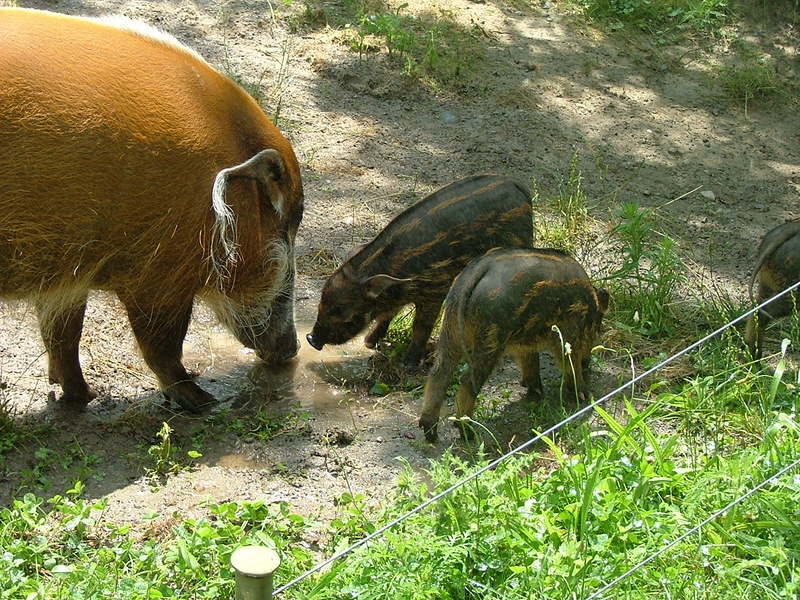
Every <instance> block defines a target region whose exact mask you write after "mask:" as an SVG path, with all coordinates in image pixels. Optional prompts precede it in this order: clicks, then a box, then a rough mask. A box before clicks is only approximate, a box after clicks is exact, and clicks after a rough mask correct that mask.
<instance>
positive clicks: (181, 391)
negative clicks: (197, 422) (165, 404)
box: [164, 381, 215, 414]
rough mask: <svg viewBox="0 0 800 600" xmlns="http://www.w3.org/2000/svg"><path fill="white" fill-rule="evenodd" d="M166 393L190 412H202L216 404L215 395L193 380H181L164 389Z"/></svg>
mask: <svg viewBox="0 0 800 600" xmlns="http://www.w3.org/2000/svg"><path fill="white" fill-rule="evenodd" d="M164 395H165V396H166V397H167V398H169V399H170V400H173V401H174V402H177V403H178V405H179V406H180V407H181V408H182V409H183V410H185V411H186V412H189V413H194V414H197V413H201V412H203V411H204V410H205V409H207V408H209V407H210V406H211V405H212V404H214V402H215V399H214V396H212V395H211V394H209V393H208V392H207V391H205V390H204V389H202V388H201V387H200V386H198V385H197V384H196V383H193V382H191V381H181V382H179V383H176V384H175V385H172V386H170V387H169V389H166V390H164Z"/></svg>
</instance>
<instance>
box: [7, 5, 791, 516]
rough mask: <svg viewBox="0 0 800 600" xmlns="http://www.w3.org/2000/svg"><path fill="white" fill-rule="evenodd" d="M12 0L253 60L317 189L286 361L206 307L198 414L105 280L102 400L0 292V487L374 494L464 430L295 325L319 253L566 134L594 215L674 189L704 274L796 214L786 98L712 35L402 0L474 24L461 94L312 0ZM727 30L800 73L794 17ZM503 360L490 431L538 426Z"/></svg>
mask: <svg viewBox="0 0 800 600" xmlns="http://www.w3.org/2000/svg"><path fill="white" fill-rule="evenodd" d="M7 4H8V3H7ZM15 4H17V5H19V6H26V7H34V8H44V9H48V10H54V11H59V12H65V13H70V14H87V15H100V14H106V13H117V14H124V15H127V16H130V17H133V18H137V19H141V20H143V21H146V22H148V23H150V24H152V25H155V26H156V27H159V28H161V29H163V30H165V31H167V32H169V33H171V34H173V35H174V36H175V37H177V38H178V39H179V40H180V41H181V42H183V43H185V44H187V45H190V46H192V47H194V48H195V49H197V50H198V51H199V52H200V53H201V54H202V55H203V56H204V57H206V59H207V60H209V61H210V62H211V63H212V64H213V65H215V66H217V67H218V68H220V70H223V71H226V72H228V73H235V74H236V75H237V76H238V77H239V78H240V79H242V80H245V81H250V82H254V81H255V82H258V81H260V88H261V90H262V92H263V93H264V94H265V101H264V103H265V105H266V106H267V109H268V112H269V113H270V114H272V115H274V114H275V110H276V107H277V106H278V104H280V115H279V119H278V125H279V127H280V128H281V129H282V130H283V131H284V132H285V133H286V135H287V136H288V137H289V138H290V140H291V141H292V143H293V145H294V148H295V150H296V152H297V154H298V157H299V159H300V161H301V165H302V169H303V178H304V185H305V194H306V212H305V216H304V219H303V223H302V226H301V229H300V232H299V235H298V240H297V244H298V269H299V281H298V285H297V290H296V294H297V298H298V331H299V333H300V335H301V339H303V349H302V351H301V353H300V356H299V358H298V360H297V361H296V362H294V363H292V364H291V365H289V366H288V367H286V368H283V369H279V370H273V371H269V370H266V369H264V368H263V367H262V366H260V365H259V364H258V363H257V360H256V359H255V358H254V356H253V355H252V354H251V353H248V352H247V351H245V350H243V349H242V348H241V347H240V346H239V345H238V344H236V342H235V341H234V340H233V338H232V337H231V336H230V335H228V334H227V333H225V332H224V331H223V330H222V329H221V328H220V326H219V325H218V324H216V323H215V322H214V320H213V319H212V318H211V317H210V315H209V313H208V311H207V310H206V309H205V308H204V307H202V306H199V307H197V310H196V314H195V318H194V320H193V323H192V326H191V328H190V333H189V335H188V337H187V340H186V345H185V356H186V363H187V366H188V367H189V368H190V369H193V370H194V371H196V372H198V373H199V374H200V377H199V383H200V385H202V386H203V387H205V388H206V389H208V390H210V391H211V392H213V393H215V394H216V395H217V396H218V397H219V398H220V399H221V402H220V405H219V407H218V408H217V409H215V411H214V412H213V413H212V414H211V415H209V416H206V417H197V418H194V417H187V416H181V415H179V414H176V413H175V412H173V411H172V410H170V407H169V406H165V404H164V400H163V397H162V396H160V395H159V394H158V393H157V387H156V384H155V380H154V378H153V376H152V375H151V374H150V373H149V371H148V370H147V368H146V367H145V365H144V364H143V361H142V360H141V358H140V357H139V355H138V353H137V351H136V349H135V344H134V342H133V338H132V335H131V333H130V331H129V329H128V327H127V324H126V323H125V319H124V315H123V312H122V311H121V309H120V307H119V305H118V303H117V302H116V301H115V299H113V298H111V297H107V296H103V295H100V294H98V295H95V296H94V297H92V298H91V300H90V308H89V312H88V315H87V321H86V326H85V329H84V338H83V344H82V355H81V358H82V362H83V365H84V369H85V372H86V375H87V379H88V380H89V381H90V382H91V383H92V384H93V385H94V387H95V389H97V390H98V391H99V393H100V397H99V398H98V399H97V400H95V401H93V402H92V403H91V404H90V405H89V406H88V408H87V409H86V411H85V412H82V413H80V414H69V413H64V412H63V411H62V410H61V409H60V408H59V407H58V405H57V403H56V402H55V398H56V397H57V395H58V393H59V390H58V388H56V387H54V386H51V385H49V384H48V383H47V378H46V361H45V357H44V356H43V350H42V345H41V342H40V340H39V338H38V335H37V329H36V324H35V320H34V318H33V315H32V311H31V310H30V308H28V307H25V306H8V305H0V380H2V382H3V385H4V387H3V389H0V394H2V396H0V398H1V399H2V401H3V402H4V403H6V405H7V406H10V407H12V408H13V410H14V413H15V415H16V419H17V425H18V426H19V427H23V426H24V428H25V429H26V430H27V431H30V432H32V433H31V434H30V435H31V437H30V438H28V439H25V440H23V441H20V442H19V443H18V444H17V446H16V447H15V448H13V449H11V450H9V451H8V452H7V453H6V454H5V457H4V459H3V462H0V468H2V471H0V502H3V503H8V502H9V501H10V500H11V498H12V497H14V496H16V495H19V494H21V493H22V492H23V491H29V490H30V491H35V492H37V493H40V494H45V495H46V494H51V493H52V494H54V493H61V492H63V490H64V489H66V488H67V487H68V486H69V485H71V483H72V482H73V481H74V480H75V479H78V478H81V479H83V480H84V482H85V484H86V493H87V495H88V496H90V497H106V498H108V500H109V508H108V510H107V512H106V518H108V519H112V520H115V521H126V520H130V521H138V520H140V519H141V518H142V516H143V515H144V514H145V513H146V512H147V511H151V510H152V511H156V512H157V513H159V514H160V515H163V516H164V518H168V517H169V516H170V515H173V514H177V515H180V516H192V515H200V514H203V513H204V511H205V508H204V507H205V505H206V503H208V502H223V501H233V500H256V499H264V500H266V501H267V502H280V501H286V502H288V503H289V504H290V505H291V506H292V507H293V509H294V510H296V511H298V512H300V513H302V514H306V515H317V514H318V515H320V516H322V517H323V518H327V517H330V516H331V515H332V514H333V513H334V512H335V510H336V509H335V506H334V501H335V499H336V498H337V497H338V496H340V495H341V494H342V493H343V492H346V491H349V492H351V493H359V494H364V495H365V497H366V499H367V501H372V502H378V501H380V499H381V498H382V497H383V496H384V495H385V491H386V490H387V489H388V488H389V487H391V486H392V484H393V482H394V478H395V475H396V474H397V473H398V472H399V471H400V469H401V467H402V463H401V461H400V460H398V458H403V459H405V460H406V461H408V462H409V463H410V464H411V465H412V466H413V467H414V468H417V469H422V468H424V467H425V466H426V464H427V461H428V460H429V459H430V458H433V457H436V456H439V455H440V454H441V453H442V452H443V451H444V450H445V449H446V448H447V447H448V446H449V445H451V444H452V443H454V442H455V438H454V435H453V433H452V432H449V431H446V432H444V433H445V435H444V439H443V440H442V441H440V442H439V443H438V444H437V445H435V446H431V445H428V444H425V443H424V442H423V440H422V436H421V432H420V431H419V430H418V429H416V427H415V421H416V411H417V403H418V397H419V394H418V392H416V393H415V392H412V393H405V392H392V393H390V394H388V395H386V396H377V395H375V394H371V393H370V388H371V385H372V383H374V382H375V381H381V380H382V379H383V378H385V377H386V376H387V375H386V373H385V372H384V370H383V369H384V366H383V365H384V362H385V361H382V360H381V357H380V356H378V357H377V360H376V359H375V358H374V357H373V356H372V355H373V352H372V351H369V350H366V349H364V348H363V347H362V345H361V340H360V339H356V340H353V342H351V343H350V344H347V345H345V346H342V347H337V348H331V349H328V348H326V350H325V352H324V353H319V352H316V351H315V350H313V349H311V348H309V347H308V345H307V344H305V340H304V336H305V333H306V332H307V331H308V330H309V329H310V325H311V324H312V323H313V320H314V316H315V311H316V303H317V300H318V298H319V290H320V287H321V284H322V281H323V280H322V278H321V277H320V275H321V274H322V273H324V272H325V269H326V268H329V266H330V264H331V257H333V256H338V257H341V256H343V255H344V254H345V253H346V252H347V250H348V249H349V248H350V247H351V246H352V245H354V244H355V243H359V242H362V241H367V240H369V239H371V238H372V236H374V235H375V234H376V233H377V232H378V231H380V229H381V228H382V227H383V226H384V225H385V224H386V223H387V222H388V221H389V220H390V219H391V218H392V217H393V216H394V215H395V214H396V213H397V212H399V211H400V210H402V209H404V208H405V207H406V206H408V205H409V204H410V203H411V202H413V201H414V200H415V199H417V198H419V197H421V196H422V195H423V194H424V193H427V192H430V191H433V190H434V189H436V188H437V187H440V186H441V185H444V184H446V183H449V182H450V181H452V180H455V179H457V178H460V177H463V176H466V175H469V174H475V173H481V172H497V173H502V174H506V175H509V176H512V177H515V178H517V179H519V180H520V181H523V182H526V183H530V182H531V180H532V179H534V178H535V179H536V180H537V182H538V185H539V187H540V189H541V191H542V193H543V194H546V193H548V192H552V191H553V190H554V189H555V188H556V187H557V185H558V182H559V180H560V177H562V176H563V174H564V173H565V171H566V170H567V168H568V166H569V162H570V158H571V156H572V155H573V153H574V152H576V151H577V153H578V154H577V156H578V166H579V168H580V169H581V172H582V174H583V184H584V187H585V189H586V191H587V194H588V196H589V198H590V199H591V203H590V213H591V215H592V216H593V217H594V218H595V219H597V222H598V231H600V232H602V231H603V228H604V224H605V223H609V222H611V219H612V211H613V209H614V208H615V207H617V206H618V205H619V204H620V203H621V202H631V201H635V202H639V203H640V204H642V205H644V206H653V207H656V206H662V205H664V206H663V207H662V208H661V209H660V210H659V214H660V215H661V217H662V221H661V222H662V224H663V227H665V228H666V231H667V232H668V233H669V234H670V235H671V236H672V237H674V238H675V239H676V240H677V241H678V243H679V246H680V252H681V256H682V258H683V259H684V260H685V261H686V263H687V265H688V266H689V267H690V269H691V273H692V278H691V280H690V282H689V287H690V288H693V289H696V290H697V289H704V287H707V286H709V285H712V284H713V285H718V286H720V287H722V288H724V289H728V290H732V291H734V293H736V294H742V295H743V294H744V289H745V282H746V280H747V278H748V276H749V273H750V267H751V265H752V263H753V259H754V250H755V246H756V245H757V243H758V240H759V239H760V237H761V235H763V233H764V232H765V231H766V230H768V229H769V228H771V227H773V226H774V225H776V224H778V223H780V222H782V221H784V220H785V219H788V218H792V217H800V210H799V209H798V204H797V202H798V197H800V194H798V192H799V191H800V190H799V189H798V188H800V144H799V143H798V142H800V115H799V114H798V105H797V103H796V102H792V101H791V100H789V101H782V102H770V104H769V105H768V106H762V107H760V106H759V105H758V103H755V102H754V103H751V105H750V106H749V107H748V109H747V112H745V109H744V105H743V103H741V102H735V101H732V100H730V99H729V98H727V97H726V96H725V95H724V94H723V92H722V90H721V88H720V86H719V83H718V82H717V80H716V78H715V75H714V74H715V69H716V68H717V67H718V66H719V65H721V64H725V63H726V61H727V60H729V59H730V57H731V56H732V51H731V49H730V48H729V47H728V46H727V45H726V44H725V43H724V42H722V41H720V42H719V43H718V44H717V45H716V46H715V47H714V48H713V49H709V50H707V51H703V50H700V49H698V48H697V47H695V46H693V45H688V44H687V45H686V46H685V47H675V46H670V47H658V46H655V45H650V44H647V43H646V42H645V41H643V40H641V39H638V38H633V37H625V36H614V37H608V36H606V35H605V34H602V33H599V32H598V31H596V30H594V29H590V28H587V27H586V26H584V25H580V24H579V23H578V22H577V20H576V19H574V18H573V17H571V16H570V15H569V14H568V12H567V11H566V9H565V7H564V6H562V5H561V4H558V3H551V2H544V3H539V2H536V3H534V4H533V5H532V6H531V5H528V4H527V3H523V2H511V1H509V2H502V1H494V0H485V1H476V2H473V1H470V0H450V1H448V2H444V1H442V0H428V1H427V2H425V3H422V2H419V1H418V0H412V1H411V2H410V6H409V7H408V8H407V9H406V10H408V11H409V12H412V13H413V12H414V11H421V10H423V8H424V7H427V8H428V10H431V11H433V12H435V11H436V10H438V9H439V8H447V9H448V10H449V11H451V14H452V15H453V17H454V18H455V19H456V21H457V22H458V23H460V24H463V26H464V28H465V29H470V28H471V30H472V31H480V32H482V33H481V35H480V39H479V43H480V44H481V52H483V53H485V59H484V60H482V61H480V62H479V63H478V62H476V67H475V72H474V73H471V74H470V76H469V77H468V78H467V79H466V80H465V82H464V84H463V85H462V86H461V87H460V89H458V90H456V91H453V90H447V89H440V90H433V88H431V87H430V86H425V85H420V84H416V83H414V82H409V81H408V80H406V79H405V78H403V77H402V76H401V75H400V73H399V72H398V70H397V69H396V68H395V69H392V68H390V65H389V63H387V61H386V60H385V57H383V56H379V55H375V54H373V55H368V56H366V57H363V58H361V59H359V56H358V54H357V53H355V52H353V51H352V50H351V49H350V48H348V47H347V46H346V45H345V44H344V43H343V42H342V33H341V31H338V30H335V29H331V28H326V27H324V26H319V27H315V28H309V29H308V30H303V31H301V32H299V33H298V32H294V33H292V32H290V31H289V29H287V27H286V25H285V21H286V18H287V17H288V16H292V15H294V16H296V15H297V14H299V12H300V11H302V6H301V5H300V3H270V2H268V1H262V0H242V1H228V2H224V1H220V0H164V1H158V2H154V1H148V0H130V1H127V0H126V1H105V0H85V1H84V0H56V1H52V2H48V1H25V0H22V1H19V2H16V3H15ZM476 27H477V29H476ZM739 35H740V37H742V38H746V39H748V40H751V41H752V43H753V44H756V45H758V46H759V47H762V48H766V49H771V50H775V49H776V48H777V49H780V51H781V52H782V53H783V55H784V57H785V63H786V64H788V65H790V66H791V67H792V68H793V69H794V70H795V71H794V72H795V73H796V72H797V71H798V70H799V69H798V65H799V64H800V63H798V54H797V52H798V45H797V40H798V36H797V31H789V30H784V29H781V28H779V27H777V26H760V25H756V24H753V25H745V29H744V30H742V31H740V32H739ZM282 65H283V66H282ZM691 190H696V191H694V192H692V193H691V194H688V195H686V196H685V197H683V198H681V199H680V200H676V201H674V202H670V201H671V200H673V199H675V198H678V197H679V196H682V195H683V194H686V193H687V192H690V191H691ZM701 192H705V194H701ZM708 192H711V193H708ZM549 364H550V365H551V364H552V363H549ZM606 365H607V366H606V367H605V368H604V370H603V371H602V372H601V373H599V374H598V376H597V377H596V378H595V382H594V387H595V392H601V391H607V389H608V388H609V387H610V385H611V384H612V383H613V381H615V379H616V376H617V375H618V373H619V371H615V369H624V364H623V362H622V361H621V362H620V364H619V365H616V363H615V362H614V359H609V360H608V361H607V363H606ZM515 373H516V371H515V369H514V367H513V366H511V365H510V364H507V365H506V366H505V367H503V369H501V370H500V371H499V372H498V373H497V374H495V376H493V378H492V379H491V380H490V384H489V388H488V389H487V390H486V395H487V397H490V396H493V395H497V396H507V397H508V398H509V400H510V403H509V404H508V406H506V407H504V408H503V409H502V410H500V411H499V413H498V416H497V417H496V418H495V419H494V421H493V422H494V423H495V424H496V425H498V426H499V427H500V428H501V429H502V432H503V434H502V436H501V444H502V445H505V444H507V443H509V442H510V441H512V440H513V439H517V440H519V439H521V438H523V437H524V436H525V435H526V432H528V431H530V429H531V428H533V427H541V426H542V423H536V422H534V420H533V419H532V417H531V414H530V412H529V411H528V410H527V408H526V407H524V406H523V405H522V404H521V403H519V402H517V399H518V398H519V396H520V391H521V388H519V387H518V386H516V384H514V383H513V379H514V377H515ZM547 375H548V376H547V377H546V378H545V388H546V390H551V391H552V390H555V388H556V386H557V379H556V376H555V374H554V371H553V369H552V366H550V367H549V369H548V371H547ZM395 376H396V373H395ZM401 377H403V378H405V379H407V381H404V382H402V383H403V384H404V387H406V388H414V387H415V386H418V385H419V383H420V381H421V376H420V374H418V373H417V374H415V373H409V374H407V375H401ZM164 421H168V422H169V423H170V425H171V427H172V428H173V430H174V431H173V433H172V437H171V441H172V442H173V444H174V445H175V446H176V447H178V448H180V451H179V453H178V454H176V458H175V462H178V463H180V464H182V465H187V464H189V463H192V462H194V463H195V464H194V467H193V468H184V469H179V470H178V472H177V473H173V474H170V475H169V476H168V477H165V478H164V477H161V478H158V477H156V478H154V477H148V476H147V473H146V469H147V468H152V467H153V459H152V458H150V457H149V456H148V454H147V448H148V447H149V446H150V445H152V444H154V443H155V442H156V441H157V439H156V436H155V434H156V432H157V431H158V429H159V428H160V426H161V423H162V422H164ZM276 423H277V424H278V425H276ZM273 426H274V428H275V429H274V431H271V433H270V434H269V435H267V434H265V433H264V432H265V431H266V430H269V428H270V427H273ZM446 429H449V428H446ZM190 449H196V450H197V451H199V452H200V453H202V457H200V458H198V459H196V460H195V461H192V460H191V459H189V458H188V457H186V456H185V452H186V451H187V450H190Z"/></svg>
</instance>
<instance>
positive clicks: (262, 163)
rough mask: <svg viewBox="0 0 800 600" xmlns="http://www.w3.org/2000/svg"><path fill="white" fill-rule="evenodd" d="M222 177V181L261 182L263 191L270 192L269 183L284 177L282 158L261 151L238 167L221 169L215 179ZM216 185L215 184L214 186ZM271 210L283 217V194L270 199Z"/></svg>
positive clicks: (271, 151)
mask: <svg viewBox="0 0 800 600" xmlns="http://www.w3.org/2000/svg"><path fill="white" fill-rule="evenodd" d="M220 176H222V177H223V181H224V180H225V179H227V178H228V177H248V178H250V179H255V180H257V181H259V182H261V183H262V184H263V186H264V189H265V190H270V189H271V188H270V186H269V183H270V182H272V183H281V182H282V181H283V180H284V178H285V177H286V167H285V165H284V164H283V158H281V155H280V154H279V153H278V151H277V150H273V149H272V148H269V149H267V150H262V151H261V152H259V153H258V154H256V155H255V156H254V157H253V158H251V159H249V160H247V161H245V162H243V163H242V164H240V165H236V166H235V167H231V168H229V169H223V170H222V171H220V172H219V175H217V179H219V178H220ZM215 185H216V184H215ZM269 200H270V203H271V204H272V208H274V209H275V212H276V213H278V215H279V216H283V203H284V198H283V194H281V193H280V192H278V191H277V190H276V191H275V193H274V194H273V195H272V196H271V197H270V199H269Z"/></svg>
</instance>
